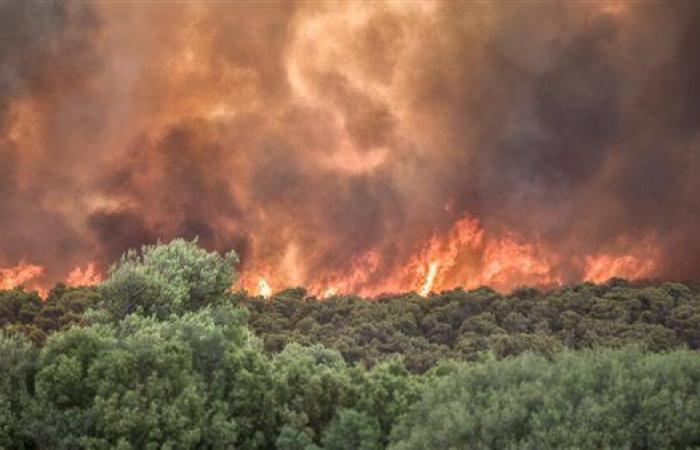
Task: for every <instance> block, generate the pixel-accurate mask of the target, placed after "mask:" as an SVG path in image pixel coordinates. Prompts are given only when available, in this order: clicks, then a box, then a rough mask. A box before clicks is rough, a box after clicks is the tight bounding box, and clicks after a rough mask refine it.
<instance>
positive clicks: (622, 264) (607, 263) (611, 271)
mask: <svg viewBox="0 0 700 450" xmlns="http://www.w3.org/2000/svg"><path fill="white" fill-rule="evenodd" d="M652 270H654V262H653V261H652V260H650V259H646V260H645V259H642V258H639V257H636V256H632V255H623V256H613V255H607V254H603V255H599V256H589V257H588V258H586V272H585V276H584V279H585V280H587V281H593V282H595V283H601V282H603V281H606V280H609V279H610V278H612V277H622V278H629V279H635V278H643V277H645V276H648V275H649V274H650V273H651V272H652Z"/></svg>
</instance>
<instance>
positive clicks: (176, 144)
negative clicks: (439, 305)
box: [0, 1, 700, 295]
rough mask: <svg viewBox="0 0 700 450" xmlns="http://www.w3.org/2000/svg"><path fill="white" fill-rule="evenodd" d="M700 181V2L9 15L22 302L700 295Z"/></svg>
mask: <svg viewBox="0 0 700 450" xmlns="http://www.w3.org/2000/svg"><path fill="white" fill-rule="evenodd" d="M698 174H700V6H698V3H697V2H692V1H687V2H685V1H672V2H661V1H659V2H622V1H612V2H603V1H590V2H584V1H581V2H554V1H552V2H548V1H543V2H516V1H509V2H493V3H491V2H428V1H424V2H423V1H421V2H389V3H381V2H360V1H351V2H340V1H338V2H335V1H331V2H321V1H318V2H316V1H311V2H303V3H297V4H295V3H290V2H283V1H279V2H278V1H269V2H248V1H241V2H194V1H193V2H143V3H137V2H105V3H97V2H95V3H92V2H55V3H54V2H2V3H0V233H1V234H0V268H4V269H0V286H2V278H3V277H5V285H9V284H10V283H11V280H10V278H11V277H12V276H13V275H14V276H17V274H18V273H20V271H22V270H25V271H26V270H30V271H31V270H34V271H33V272H31V275H30V276H27V277H25V278H27V279H29V278H32V279H33V280H34V282H35V283H38V284H39V285H47V284H49V283H52V282H55V281H59V280H65V279H66V278H70V277H76V276H77V278H80V277H81V276H84V275H86V274H89V275H90V277H92V276H93V275H95V277H96V278H97V277H99V275H100V274H102V273H104V270H105V269H106V268H107V267H108V266H109V264H110V263H111V262H112V261H114V260H115V259H116V258H117V257H118V256H119V255H120V254H121V253H122V252H123V251H124V250H125V249H127V248H130V247H136V246H139V245H141V244H144V243H153V242H156V241H157V240H159V239H160V240H168V239H171V238H173V237H175V236H184V237H188V238H192V237H194V236H198V237H199V240H200V242H201V243H202V244H203V245H204V246H206V247H208V248H213V249H218V250H227V249H230V248H234V249H236V250H237V251H238V253H239V254H240V255H241V257H242V265H241V267H240V270H241V272H242V275H243V279H242V286H244V287H248V288H250V289H251V290H255V288H256V286H257V285H258V284H260V283H262V284H263V285H265V286H267V285H271V286H272V288H273V289H275V290H276V289H281V288H284V287H286V286H296V285H305V286H307V287H309V288H310V289H311V291H312V292H315V293H317V294H319V295H321V294H322V293H327V294H330V293H333V292H357V293H362V294H367V295H373V294H377V293H380V292H384V291H392V290H419V291H422V292H427V291H428V290H430V289H445V288H451V287H454V286H466V287H469V286H477V285H479V284H490V285H493V286H495V287H496V288H500V289H510V288H512V287H514V286H516V285H519V284H524V283H527V284H543V285H552V284H557V283H567V282H572V281H579V280H583V279H591V280H598V281H599V280H602V279H605V278H606V277H608V276H612V275H620V276H626V277H631V278H638V277H659V278H668V279H698V278H700V232H698V229H699V227H700V176H699V175H698ZM8 280H10V281H8Z"/></svg>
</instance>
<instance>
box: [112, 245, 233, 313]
mask: <svg viewBox="0 0 700 450" xmlns="http://www.w3.org/2000/svg"><path fill="white" fill-rule="evenodd" d="M237 262H238V256H237V255H236V253H235V252H234V251H231V252H229V253H227V254H225V255H223V256H222V255H220V254H219V253H217V252H208V251H206V250H204V249H202V248H200V247H198V246H197V240H196V239H195V240H193V241H186V240H183V239H175V240H173V241H172V242H170V243H169V244H157V245H147V246H144V247H142V248H141V251H140V252H137V251H134V250H129V251H128V252H127V253H125V254H124V255H123V256H122V257H121V259H120V260H119V262H117V263H116V264H115V265H114V266H113V267H112V268H111V269H110V271H109V277H108V278H107V280H106V281H105V282H104V283H103V284H102V286H101V293H102V297H103V304H104V306H105V308H106V310H107V312H108V313H109V315H110V316H111V317H112V318H113V319H116V320H119V319H121V318H123V317H125V316H127V315H129V314H131V313H134V312H139V313H141V314H144V315H152V316H155V317H157V318H160V319H163V318H167V317H169V316H170V315H171V314H182V313H184V312H186V311H194V310H196V309H199V308H201V307H203V306H205V305H207V304H212V303H216V302H218V301H220V300H222V299H223V298H225V294H226V291H227V290H228V289H229V288H230V287H231V285H232V284H233V282H234V281H235V271H234V265H235V264H236V263H237Z"/></svg>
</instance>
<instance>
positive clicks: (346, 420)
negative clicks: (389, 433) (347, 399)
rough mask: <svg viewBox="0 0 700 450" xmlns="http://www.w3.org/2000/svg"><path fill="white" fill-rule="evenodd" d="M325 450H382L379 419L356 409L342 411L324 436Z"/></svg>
mask: <svg viewBox="0 0 700 450" xmlns="http://www.w3.org/2000/svg"><path fill="white" fill-rule="evenodd" d="M323 448H324V449H325V450H380V449H381V448H383V447H382V445H381V431H380V429H379V423H378V422H377V419H375V418H373V417H369V416H367V415H366V414H363V413H361V412H358V411H355V410H354V409H345V410H341V411H340V412H339V413H338V416H337V417H336V418H335V419H334V420H333V422H331V424H330V425H329V427H328V429H327V430H326V432H325V434H324V436H323Z"/></svg>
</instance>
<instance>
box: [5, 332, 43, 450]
mask: <svg viewBox="0 0 700 450" xmlns="http://www.w3.org/2000/svg"><path fill="white" fill-rule="evenodd" d="M35 363H36V349H35V348H34V347H33V346H32V345H31V344H30V343H29V342H27V341H26V340H25V339H24V338H23V337H22V336H8V335H6V334H5V333H3V332H0V448H19V449H22V448H25V444H28V443H29V433H28V432H27V430H26V426H25V425H26V423H25V422H26V417H25V416H26V414H27V411H28V410H29V405H30V402H31V384H32V377H33V375H34V373H33V372H34V367H35Z"/></svg>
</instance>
